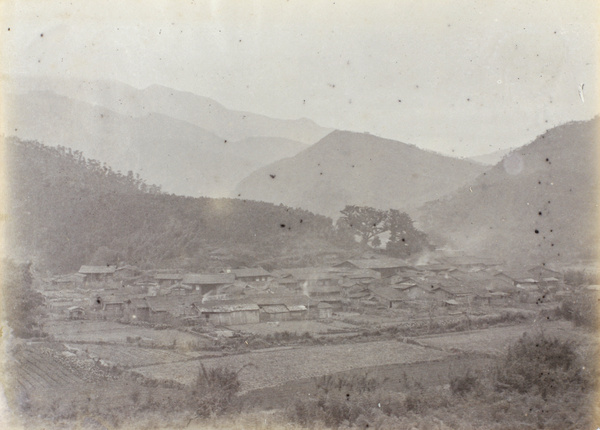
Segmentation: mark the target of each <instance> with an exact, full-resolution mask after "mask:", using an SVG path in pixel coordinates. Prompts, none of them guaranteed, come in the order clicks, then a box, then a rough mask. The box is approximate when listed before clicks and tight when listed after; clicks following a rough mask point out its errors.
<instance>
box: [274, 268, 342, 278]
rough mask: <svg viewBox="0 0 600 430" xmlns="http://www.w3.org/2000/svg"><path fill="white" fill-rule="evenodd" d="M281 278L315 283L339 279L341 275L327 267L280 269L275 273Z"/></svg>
mask: <svg viewBox="0 0 600 430" xmlns="http://www.w3.org/2000/svg"><path fill="white" fill-rule="evenodd" d="M273 273H275V274H277V275H278V276H280V277H282V278H283V277H286V276H292V277H293V278H294V279H296V280H298V281H313V280H322V279H338V278H340V274H339V273H337V272H335V271H334V270H333V269H332V268H327V267H314V268H313V267H301V268H293V269H279V270H276V271H273Z"/></svg>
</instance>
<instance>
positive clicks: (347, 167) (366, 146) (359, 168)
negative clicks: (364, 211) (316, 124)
mask: <svg viewBox="0 0 600 430" xmlns="http://www.w3.org/2000/svg"><path fill="white" fill-rule="evenodd" d="M485 169H486V168H485V167H484V166H482V165H480V164H477V163H474V162H472V161H469V160H463V159H458V158H451V157H446V156H443V155H441V154H437V153H434V152H429V151H425V150H422V149H419V148H417V147H416V146H412V145H408V144H405V143H401V142H397V141H394V140H389V139H383V138H380V137H376V136H372V135H369V134H364V133H354V132H347V131H334V132H332V133H330V134H328V135H327V136H325V137H324V138H323V139H321V140H320V141H319V142H317V143H315V144H314V145H312V146H311V147H310V148H308V149H305V150H304V151H302V152H300V153H298V154H297V155H295V156H293V157H291V158H288V159H284V160H279V161H276V162H274V163H272V164H270V165H268V166H265V167H262V168H260V169H259V170H257V171H256V172H253V173H252V174H250V175H249V176H248V177H246V178H245V179H243V180H242V181H241V182H240V183H239V184H238V186H237V187H236V190H235V196H236V197H239V198H243V199H252V200H260V201H267V202H271V203H283V204H286V205H289V206H292V207H302V208H306V209H308V210H311V211H313V212H315V213H320V214H323V215H327V216H331V217H334V218H337V217H339V211H340V210H341V209H343V208H344V206H345V205H347V204H355V205H360V206H371V207H375V208H380V209H389V208H395V209H400V210H402V211H409V212H410V211H412V210H414V209H416V208H417V207H418V206H420V205H422V204H423V203H425V202H427V201H429V200H434V199H437V198H440V197H442V196H443V195H445V194H447V193H449V192H451V191H454V190H456V189H458V188H459V187H461V186H463V185H464V184H465V183H467V182H468V181H470V180H472V179H474V178H475V177H477V176H478V175H479V174H480V173H482V172H483V171H484V170H485Z"/></svg>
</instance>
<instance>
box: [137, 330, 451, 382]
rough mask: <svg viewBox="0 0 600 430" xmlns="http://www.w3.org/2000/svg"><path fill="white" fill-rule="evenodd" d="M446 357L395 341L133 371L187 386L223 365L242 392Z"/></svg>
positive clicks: (291, 350)
mask: <svg viewBox="0 0 600 430" xmlns="http://www.w3.org/2000/svg"><path fill="white" fill-rule="evenodd" d="M448 356H449V354H448V353H446V352H443V351H437V350H432V349H428V348H424V347H420V346H417V345H410V344H406V343H402V342H398V341H380V342H367V343H353V344H343V345H326V346H305V347H299V348H285V349H284V348H282V349H277V350H269V351H254V352H250V353H246V354H239V355H230V356H225V357H220V358H209V359H203V360H197V361H188V362H179V363H171V364H161V365H153V366H144V367H140V368H137V369H136V371H137V372H139V373H141V374H143V375H144V376H147V377H150V378H154V379H173V380H175V381H177V382H181V383H184V384H189V383H191V382H192V381H193V380H194V378H195V376H196V374H197V373H198V371H199V368H200V363H202V364H203V365H204V366H206V367H207V368H212V367H218V366H226V367H229V368H231V369H234V370H238V369H241V368H242V367H243V366H247V368H245V369H243V370H242V371H241V372H240V380H241V382H242V392H246V391H250V390H256V389H260V388H266V387H274V386H277V385H281V384H284V383H286V382H288V381H294V380H298V379H303V378H311V377H316V376H323V375H327V374H330V373H336V372H342V371H347V370H351V369H357V368H364V367H372V366H380V365H385V364H404V363H406V364H408V363H417V362H423V361H432V360H441V359H444V358H445V357H448Z"/></svg>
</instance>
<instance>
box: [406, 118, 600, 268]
mask: <svg viewBox="0 0 600 430" xmlns="http://www.w3.org/2000/svg"><path fill="white" fill-rule="evenodd" d="M599 132H600V119H599V118H598V117H596V118H594V119H593V120H590V121H583V122H572V123H568V124H565V125H562V126H559V127H556V128H553V129H551V130H548V131H547V132H546V133H544V134H542V135H541V136H539V137H538V138H537V139H535V141H533V142H532V143H530V144H528V145H526V146H524V147H521V148H519V149H516V150H514V151H513V152H511V153H510V154H509V155H508V156H506V157H505V158H504V159H503V160H502V161H501V162H500V163H498V164H496V165H495V166H494V167H493V168H492V169H490V170H489V171H487V172H485V173H484V174H482V175H481V176H479V177H478V178H477V179H476V180H475V181H473V183H472V184H471V185H470V186H465V187H462V188H461V189H459V190H457V191H455V192H454V193H452V194H450V195H449V196H447V197H445V198H443V199H440V200H438V201H434V202H430V203H428V204H426V205H424V206H423V207H421V208H420V210H419V215H418V216H417V220H418V225H419V227H420V228H421V229H423V230H424V231H426V232H427V233H428V234H430V237H432V238H434V240H435V238H436V237H437V239H438V240H441V241H444V242H446V243H447V244H448V246H450V247H452V248H454V249H458V250H461V251H464V252H467V253H471V254H474V255H488V256H496V257H499V258H503V259H505V260H507V261H511V262H523V261H528V262H531V263H534V264H544V263H555V264H556V263H559V264H560V263H564V262H572V261H577V260H585V259H594V258H596V257H597V255H598V254H597V252H598V244H599V243H600V234H599V228H598V227H599V226H598V220H599V219H600V216H599V215H600V212H599V210H598V200H599V198H600V180H599V173H598V167H599V166H600V162H599V161H600V159H599V157H598V156H599V146H600V142H599V140H600V139H599V137H600V133H599Z"/></svg>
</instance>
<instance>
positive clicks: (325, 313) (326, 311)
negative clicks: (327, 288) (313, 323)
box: [317, 302, 333, 319]
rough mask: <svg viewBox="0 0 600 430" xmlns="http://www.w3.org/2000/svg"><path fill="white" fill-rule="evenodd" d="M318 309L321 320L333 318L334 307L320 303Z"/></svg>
mask: <svg viewBox="0 0 600 430" xmlns="http://www.w3.org/2000/svg"><path fill="white" fill-rule="evenodd" d="M317 309H318V310H319V319H329V318H331V317H332V316H333V306H331V305H330V304H329V303H325V302H319V304H317Z"/></svg>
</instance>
